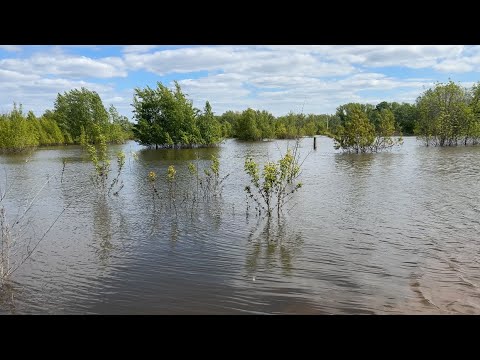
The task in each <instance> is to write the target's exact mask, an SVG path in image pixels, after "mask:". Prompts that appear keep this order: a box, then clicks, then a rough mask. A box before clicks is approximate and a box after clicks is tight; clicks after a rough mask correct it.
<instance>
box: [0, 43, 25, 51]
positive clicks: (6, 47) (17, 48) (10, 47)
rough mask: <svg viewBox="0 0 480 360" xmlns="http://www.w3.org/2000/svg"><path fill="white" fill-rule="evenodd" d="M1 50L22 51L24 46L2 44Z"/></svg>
mask: <svg viewBox="0 0 480 360" xmlns="http://www.w3.org/2000/svg"><path fill="white" fill-rule="evenodd" d="M0 50H5V51H12V52H18V51H22V47H21V46H19V45H0Z"/></svg>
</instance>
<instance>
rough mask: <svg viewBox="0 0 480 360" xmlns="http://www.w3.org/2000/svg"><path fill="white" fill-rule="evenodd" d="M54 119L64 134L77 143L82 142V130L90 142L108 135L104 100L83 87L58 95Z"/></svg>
mask: <svg viewBox="0 0 480 360" xmlns="http://www.w3.org/2000/svg"><path fill="white" fill-rule="evenodd" d="M54 118H55V120H56V121H57V124H58V126H59V127H60V129H61V131H62V133H63V134H64V135H65V136H66V137H67V138H68V137H71V138H72V139H73V140H74V141H75V142H79V141H80V135H81V133H82V128H83V129H84V132H85V134H86V136H87V138H88V139H89V141H95V139H97V138H98V136H99V135H100V134H105V133H108V125H109V121H108V113H107V110H106V109H105V107H104V106H103V103H102V99H101V98H100V96H99V95H98V93H96V92H95V91H90V90H87V89H86V88H83V87H82V88H81V89H80V90H78V89H73V90H70V91H68V92H65V93H64V94H63V95H62V94H58V95H57V99H56V100H55V105H54ZM94 125H96V126H94Z"/></svg>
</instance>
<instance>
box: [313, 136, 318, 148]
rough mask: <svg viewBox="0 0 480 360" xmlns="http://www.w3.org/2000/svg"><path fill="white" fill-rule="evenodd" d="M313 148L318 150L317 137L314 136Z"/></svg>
mask: <svg viewBox="0 0 480 360" xmlns="http://www.w3.org/2000/svg"><path fill="white" fill-rule="evenodd" d="M313 150H317V138H316V137H315V136H314V137H313Z"/></svg>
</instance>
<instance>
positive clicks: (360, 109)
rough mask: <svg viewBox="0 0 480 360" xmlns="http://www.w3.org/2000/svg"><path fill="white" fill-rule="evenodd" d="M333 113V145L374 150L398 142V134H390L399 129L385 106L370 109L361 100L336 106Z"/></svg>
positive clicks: (382, 148) (342, 147)
mask: <svg viewBox="0 0 480 360" xmlns="http://www.w3.org/2000/svg"><path fill="white" fill-rule="evenodd" d="M369 110H371V111H370V112H368V111H369ZM336 115H337V116H338V117H339V119H340V124H339V125H338V126H337V127H336V131H335V134H334V136H333V139H334V141H335V148H336V149H342V150H344V151H348V152H355V153H360V152H361V153H364V152H378V151H381V150H384V149H388V148H390V147H392V146H394V145H397V144H401V143H402V138H401V137H396V138H394V135H399V134H401V132H400V129H399V128H398V125H397V123H396V121H395V115H394V114H393V112H392V110H390V109H389V108H388V107H383V108H382V107H378V108H375V109H371V108H369V107H368V106H367V105H364V104H357V103H350V104H346V105H342V106H339V107H338V109H337V113H336ZM369 115H370V117H369Z"/></svg>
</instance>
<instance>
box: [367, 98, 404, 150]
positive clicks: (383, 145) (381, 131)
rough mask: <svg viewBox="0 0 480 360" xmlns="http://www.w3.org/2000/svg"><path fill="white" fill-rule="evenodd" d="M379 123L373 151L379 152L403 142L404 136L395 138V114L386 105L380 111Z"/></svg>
mask: <svg viewBox="0 0 480 360" xmlns="http://www.w3.org/2000/svg"><path fill="white" fill-rule="evenodd" d="M377 116H378V123H377V127H376V138H375V141H374V143H373V148H372V151H374V152H378V151H380V150H384V149H388V148H391V147H392V146H394V145H400V144H402V143H403V139H402V137H399V138H397V139H395V138H394V137H393V136H394V135H395V132H396V129H395V115H393V112H392V111H391V110H390V109H389V108H387V107H385V108H382V109H381V110H380V111H379V112H378V115H377Z"/></svg>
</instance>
